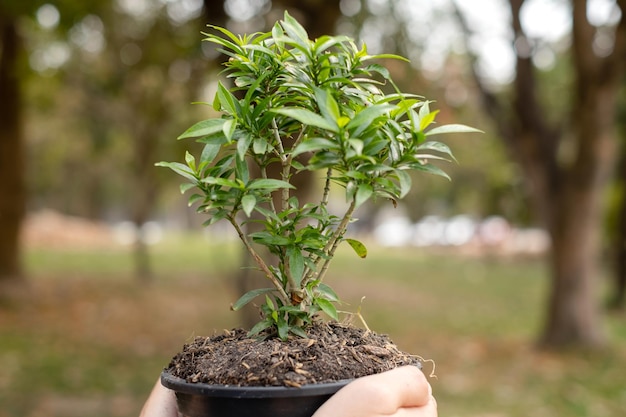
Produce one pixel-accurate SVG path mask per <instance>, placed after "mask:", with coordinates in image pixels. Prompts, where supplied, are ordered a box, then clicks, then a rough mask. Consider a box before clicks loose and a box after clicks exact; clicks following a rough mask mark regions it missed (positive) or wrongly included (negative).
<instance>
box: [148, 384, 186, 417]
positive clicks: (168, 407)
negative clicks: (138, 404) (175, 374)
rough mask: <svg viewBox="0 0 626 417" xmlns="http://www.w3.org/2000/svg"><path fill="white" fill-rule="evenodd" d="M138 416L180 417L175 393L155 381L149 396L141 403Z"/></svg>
mask: <svg viewBox="0 0 626 417" xmlns="http://www.w3.org/2000/svg"><path fill="white" fill-rule="evenodd" d="M139 417H180V414H178V409H177V407H176V395H175V394H174V391H171V390H169V389H167V388H165V387H164V386H163V385H161V381H160V380H159V381H157V382H156V384H155V385H154V387H153V388H152V392H151V393H150V397H148V400H147V401H146V403H145V404H144V405H143V408H142V409H141V414H139Z"/></svg>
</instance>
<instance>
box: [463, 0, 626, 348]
mask: <svg viewBox="0 0 626 417" xmlns="http://www.w3.org/2000/svg"><path fill="white" fill-rule="evenodd" d="M570 3H571V9H570V10H571V16H572V46H571V50H570V53H571V59H572V61H571V71H572V73H573V80H572V82H571V91H572V92H573V97H572V100H571V101H570V106H571V107H570V108H568V109H567V113H566V114H564V115H562V118H561V120H559V121H558V123H557V124H555V123H553V122H551V121H550V120H548V118H547V113H546V111H545V102H542V100H541V97H542V96H541V94H540V93H541V86H540V85H539V83H538V82H537V76H536V70H535V68H534V66H533V60H532V58H533V54H534V52H535V49H534V47H533V43H532V41H531V40H530V38H529V37H528V36H527V35H526V33H525V31H524V28H523V25H522V22H521V19H520V12H521V10H522V7H523V6H524V0H510V1H509V4H510V11H511V16H512V20H511V22H512V29H513V34H514V41H515V48H516V52H517V53H516V72H515V78H514V80H513V85H512V88H513V95H512V101H511V103H510V107H507V104H506V103H505V102H504V101H502V100H501V99H500V98H499V97H497V95H496V94H494V93H493V92H492V91H491V90H490V89H489V87H488V85H487V84H486V82H485V81H484V80H483V79H482V78H481V77H480V75H479V74H478V71H477V70H476V67H475V66H474V75H475V80H476V84H477V85H478V87H479V89H480V92H481V95H482V97H483V107H484V109H485V111H486V112H487V113H488V114H489V115H490V116H491V117H492V118H493V120H494V124H495V125H496V126H497V128H498V130H499V133H500V135H501V136H502V138H503V139H504V140H505V141H506V144H507V145H508V148H509V150H510V153H511V155H512V156H513V158H515V159H516V160H517V161H518V162H519V164H520V166H521V167H522V169H523V170H524V173H525V178H526V185H527V187H528V188H529V190H531V191H530V197H531V202H532V205H533V209H534V213H535V217H536V218H537V219H538V220H539V221H540V222H541V223H542V224H543V225H544V226H545V227H546V229H547V230H548V232H549V234H550V236H551V239H552V251H551V254H550V267H551V276H552V280H551V293H550V296H549V302H548V309H547V317H546V322H545V327H544V329H543V332H542V335H541V337H540V343H541V344H542V345H543V346H546V347H562V346H572V345H575V346H590V347H594V346H599V345H602V344H603V343H604V335H603V333H602V326H600V324H599V315H598V308H597V300H596V294H595V291H594V288H595V282H596V281H597V277H598V275H599V271H598V261H599V254H600V232H601V230H602V227H601V222H602V214H603V212H602V205H601V203H602V200H603V194H604V191H605V189H606V185H607V183H608V181H609V179H610V176H611V172H612V169H613V167H614V164H615V159H616V155H617V141H616V140H615V132H614V126H615V123H614V118H615V109H616V99H617V92H618V90H619V86H620V82H621V78H622V76H623V69H624V61H625V60H626V16H625V15H626V1H624V0H618V1H617V3H616V4H617V6H619V8H620V11H621V14H620V16H621V17H620V20H619V23H618V24H617V25H616V26H615V27H614V28H613V34H614V35H613V36H614V44H613V46H612V50H610V51H606V50H602V51H597V50H594V44H595V45H597V44H596V43H595V41H596V37H597V36H598V35H603V34H604V35H606V29H607V28H597V27H594V26H593V25H592V24H591V23H590V22H589V20H588V15H587V10H588V4H587V1H586V0H572V1H571V2H570ZM617 6H616V7H617ZM456 10H457V15H458V17H459V20H460V22H461V23H462V26H463V27H464V28H465V31H466V33H467V35H466V37H467V38H469V36H470V35H471V29H470V27H469V25H468V23H467V21H466V20H465V16H464V15H463V14H462V13H461V12H460V7H457V9H456ZM602 31H603V32H602ZM468 50H470V51H472V49H471V48H470V47H469V46H468Z"/></svg>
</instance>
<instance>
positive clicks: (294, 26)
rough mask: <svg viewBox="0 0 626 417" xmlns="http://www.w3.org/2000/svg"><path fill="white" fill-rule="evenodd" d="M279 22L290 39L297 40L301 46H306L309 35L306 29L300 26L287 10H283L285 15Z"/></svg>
mask: <svg viewBox="0 0 626 417" xmlns="http://www.w3.org/2000/svg"><path fill="white" fill-rule="evenodd" d="M281 24H282V27H283V29H285V32H287V35H288V36H289V37H290V38H291V39H293V40H294V41H296V42H298V43H299V44H300V45H302V46H305V47H306V46H308V44H309V35H308V34H307V33H306V30H305V29H304V28H303V27H302V25H300V23H298V21H297V20H296V19H294V18H293V17H291V15H290V14H289V13H287V11H285V17H284V20H283V21H282V22H281Z"/></svg>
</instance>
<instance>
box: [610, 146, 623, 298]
mask: <svg viewBox="0 0 626 417" xmlns="http://www.w3.org/2000/svg"><path fill="white" fill-rule="evenodd" d="M625 143H626V142H625ZM622 148H624V146H622ZM624 152H626V149H622V154H621V155H622V156H621V160H620V164H619V172H618V174H617V182H618V183H619V184H620V188H621V197H620V201H619V202H618V203H617V207H618V212H617V215H616V226H617V227H616V230H615V235H614V236H613V239H614V241H613V251H612V255H613V256H612V257H613V259H614V263H613V265H614V267H613V268H614V271H613V288H612V292H611V295H610V298H609V308H610V309H612V310H624V309H625V308H626V155H625V154H624Z"/></svg>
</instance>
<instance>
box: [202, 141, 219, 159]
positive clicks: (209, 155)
mask: <svg viewBox="0 0 626 417" xmlns="http://www.w3.org/2000/svg"><path fill="white" fill-rule="evenodd" d="M221 147H222V146H221V145H218V144H212V143H207V144H206V145H204V148H203V149H202V154H201V155H200V163H211V162H213V160H214V159H215V157H216V156H217V154H218V153H219V152H220V148H221Z"/></svg>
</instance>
